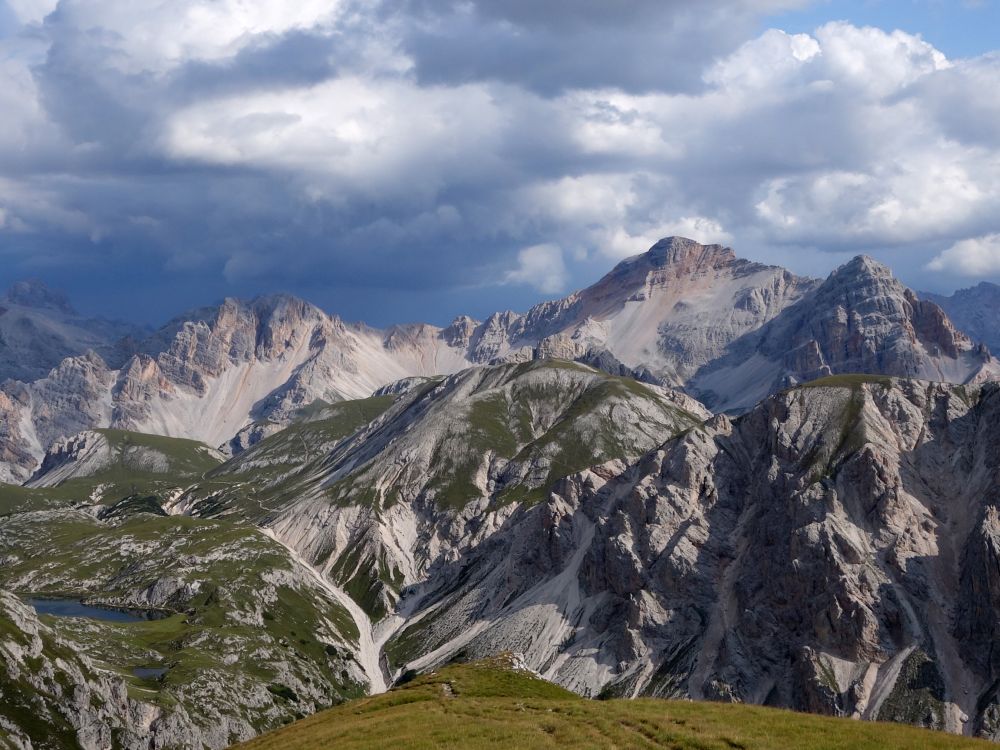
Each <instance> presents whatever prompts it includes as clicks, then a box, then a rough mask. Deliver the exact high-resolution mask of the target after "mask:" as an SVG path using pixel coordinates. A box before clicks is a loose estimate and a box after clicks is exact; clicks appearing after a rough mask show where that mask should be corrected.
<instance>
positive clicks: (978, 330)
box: [920, 281, 1000, 352]
mask: <svg viewBox="0 0 1000 750" xmlns="http://www.w3.org/2000/svg"><path fill="white" fill-rule="evenodd" d="M920 296H921V297H923V298H924V299H927V300H930V301H931V302H934V303H935V304H937V305H938V306H940V307H941V309H942V310H944V311H945V312H946V313H947V314H948V317H949V318H951V320H952V322H953V323H954V324H955V325H956V326H958V328H959V329H960V330H961V331H962V332H963V333H965V334H966V335H967V336H968V337H969V338H971V339H972V340H973V341H976V342H980V341H981V342H982V343H984V344H986V346H988V347H989V348H990V350H991V351H994V352H1000V286H997V285H996V284H991V283H989V282H987V281H984V282H983V283H982V284H979V285H978V286H974V287H972V288H971V289H961V290H959V291H957V292H955V293H954V294H952V295H951V296H950V297H946V296H944V295H941V294H930V293H927V292H924V293H922V294H921V295H920Z"/></svg>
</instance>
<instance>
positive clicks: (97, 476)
mask: <svg viewBox="0 0 1000 750" xmlns="http://www.w3.org/2000/svg"><path fill="white" fill-rule="evenodd" d="M94 432H98V433H100V434H102V435H104V437H105V438H106V439H107V441H108V443H109V445H110V447H111V450H112V455H113V459H112V461H111V463H109V464H108V465H104V466H102V467H101V468H100V469H98V470H96V471H92V472H91V471H86V470H83V469H81V471H80V474H79V475H77V476H74V477H72V478H71V479H68V480H67V481H65V482H62V483H61V484H59V485H58V486H56V487H36V488H29V487H20V486H16V485H7V484H0V516H3V515H8V514H11V513H22V512H27V511H32V510H42V509H46V508H59V507H64V506H67V505H74V504H77V503H83V502H91V500H92V498H93V497H94V493H95V490H98V489H99V490H100V493H99V494H100V496H101V497H100V501H101V502H103V503H106V504H110V503H114V502H117V501H119V500H121V499H123V498H125V497H129V496H132V495H135V496H143V497H145V496H153V497H156V498H158V499H162V498H163V497H164V496H165V495H166V494H167V493H169V492H170V491H171V490H174V489H177V488H180V487H184V486H185V485H187V484H189V483H191V482H193V481H194V480H195V479H197V478H199V477H201V476H202V475H204V474H205V473H206V472H208V471H210V470H212V469H214V468H215V467H217V466H218V465H219V464H220V463H221V461H220V458H219V456H218V454H217V453H216V452H215V451H214V450H212V449H211V448H210V447H209V446H207V445H205V444H204V443H200V442H198V441H196V440H185V439H183V438H171V437H163V436H161V435H145V434H142V433H138V432H128V431H126V430H111V429H100V430H94ZM150 456H154V457H156V458H158V459H159V462H158V463H157V464H155V465H153V464H150V463H149V461H146V460H144V459H147V458H148V457H150Z"/></svg>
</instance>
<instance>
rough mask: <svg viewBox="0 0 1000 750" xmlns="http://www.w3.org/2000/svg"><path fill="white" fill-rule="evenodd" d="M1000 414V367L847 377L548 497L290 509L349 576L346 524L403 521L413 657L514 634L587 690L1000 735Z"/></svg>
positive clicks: (394, 619) (406, 633) (292, 532)
mask: <svg viewBox="0 0 1000 750" xmlns="http://www.w3.org/2000/svg"><path fill="white" fill-rule="evenodd" d="M998 417H1000V389H998V388H997V387H996V386H994V385H986V386H977V387H968V388H964V387H960V386H959V387H953V386H945V385H935V384H931V383H927V382H920V381H906V380H892V381H890V380H888V379H886V380H884V381H881V380H875V381H864V380H863V379H852V380H847V381H843V382H838V381H833V382H831V383H829V384H822V383H821V384H818V385H817V386H816V387H805V388H799V389H794V390H791V391H788V392H785V393H782V394H780V395H777V396H774V397H772V398H770V399H768V400H766V401H765V402H764V403H762V404H760V405H759V406H758V407H756V408H755V409H753V410H751V411H750V412H749V413H747V414H746V415H745V416H743V417H740V418H739V419H736V420H731V419H729V418H727V417H724V416H718V417H714V418H712V419H710V420H708V421H707V422H705V423H704V424H703V425H702V426H701V427H699V428H695V429H692V430H688V431H686V432H685V433H683V434H682V435H681V436H679V437H677V438H674V439H673V440H671V441H669V442H667V443H665V444H664V445H662V446H661V447H659V448H657V449H656V450H654V451H652V452H650V453H648V454H646V455H645V456H644V457H642V458H641V459H639V460H638V461H636V462H635V463H632V464H630V465H627V464H625V463H622V462H620V461H611V462H609V463H607V464H605V465H603V466H599V467H595V468H593V469H591V470H588V471H585V472H583V473H582V474H577V475H574V476H571V477H569V478H567V479H565V480H562V481H561V482H559V483H557V484H556V486H555V487H554V489H553V490H552V492H551V493H549V494H548V495H547V497H546V498H545V499H544V500H542V501H541V502H536V503H531V502H522V503H518V504H514V505H502V504H501V505H496V504H483V503H482V502H481V501H477V502H475V503H471V504H470V505H469V506H467V507H463V508H461V509H460V510H452V511H448V513H446V515H448V514H450V515H448V517H449V518H450V519H451V520H450V521H448V522H447V523H446V522H444V520H443V518H442V517H441V516H440V514H441V512H442V511H441V508H440V506H438V509H437V510H433V508H434V504H433V503H430V504H428V503H426V502H415V501H411V500H409V499H407V498H406V496H405V494H404V495H402V496H401V497H400V499H399V500H397V501H396V502H395V503H394V504H392V505H386V506H383V509H382V510H381V511H380V510H379V505H378V504H376V505H375V506H374V507H370V506H366V507H364V508H362V507H352V506H351V505H350V504H348V505H346V506H344V505H342V504H341V505H340V509H339V510H337V511H336V514H337V518H336V519H335V518H334V517H333V516H329V515H327V514H323V513H319V506H317V505H315V504H303V505H301V506H300V507H296V506H291V507H290V508H289V509H288V511H286V512H285V513H284V514H282V516H281V517H280V520H278V521H276V525H277V526H276V528H278V529H279V532H280V533H281V534H282V535H283V538H284V539H285V541H286V543H290V544H292V545H295V544H297V543H302V544H303V545H304V548H303V549H304V551H305V552H306V554H311V555H315V554H316V552H315V550H318V549H319V548H321V547H323V548H324V549H325V550H330V549H331V546H330V545H331V544H332V549H333V550H334V551H333V553H332V554H331V556H330V557H329V559H326V560H325V562H324V566H325V568H326V569H327V570H330V571H331V575H334V576H336V575H337V574H338V571H344V570H346V568H345V566H344V564H343V559H346V557H344V558H341V557H340V556H341V555H346V556H349V555H348V552H347V549H348V547H347V546H345V547H344V548H343V549H344V552H342V553H341V552H337V549H339V546H340V545H341V544H344V545H347V544H348V537H347V536H344V537H341V536H340V534H341V533H344V532H346V530H347V529H353V532H352V533H355V534H361V536H360V537H357V538H360V539H364V538H369V539H374V540H382V542H381V546H380V549H381V552H380V557H378V558H377V559H380V560H381V562H380V563H379V566H382V567H385V568H386V569H388V570H390V571H392V570H393V569H396V570H397V571H398V573H396V574H393V575H399V576H400V581H401V584H402V588H401V589H399V592H400V593H399V598H398V600H397V601H395V602H390V604H391V606H390V607H389V609H388V611H387V612H385V613H379V615H378V616H383V615H384V620H383V622H382V624H381V625H378V624H377V625H376V626H375V632H382V633H383V635H384V636H385V640H386V646H385V653H386V654H387V659H388V662H389V665H390V669H391V670H392V671H398V670H402V669H406V668H418V669H423V668H429V667H432V666H434V665H436V664H440V663H442V662H444V661H446V660H448V659H450V658H453V657H454V656H455V655H456V654H462V655H465V656H478V655H485V654H488V653H495V652H497V651H498V650H514V651H517V652H519V653H523V654H524V655H525V659H526V661H527V663H528V664H529V666H531V668H533V669H535V670H537V671H539V672H540V673H542V674H543V675H544V676H546V677H547V678H549V679H553V680H555V681H557V682H559V683H560V684H563V685H565V686H567V687H570V688H572V689H574V690H577V691H579V692H582V693H584V694H587V695H598V694H615V695H627V696H634V695H664V696H690V697H694V698H707V699H713V700H738V701H744V702H754V703H766V704H769V705H777V706H785V707H790V708H796V709H801V710H810V711H819V712H823V713H830V714H839V715H847V716H857V717H861V718H866V719H884V720H895V721H906V722H909V723H915V724H920V725H924V726H930V727H937V728H943V729H947V730H949V731H953V732H968V733H971V732H975V733H978V734H981V735H983V736H988V737H994V736H996V732H997V728H996V727H997V717H998V716H1000V709H998V708H997V705H998V703H997V701H998V698H997V696H996V691H995V688H994V687H993V686H994V685H995V682H996V680H997V679H998V677H1000V674H998V673H997V670H998V668H1000V667H998V662H997V661H996V660H995V659H994V658H993V657H992V656H991V654H993V653H994V652H995V651H996V645H997V638H998V633H997V628H996V627H995V623H996V621H997V619H998V615H1000V610H998V609H997V607H998V606H1000V604H998V598H997V591H1000V585H998V584H997V581H996V580H994V579H995V578H996V576H995V572H996V569H997V565H998V562H997V561H998V552H997V551H998V549H1000V542H998V541H997V539H998V529H1000V526H998V523H997V517H998V516H997V510H996V507H994V506H995V501H996V498H997V491H998V488H1000V475H998V472H997V469H998V463H1000V462H998V461H997V459H996V457H995V454H996V453H997V446H998V445H1000V442H998V441H1000V432H998V431H997V430H998V428H997V427H996V425H997V424H1000V419H998ZM348 476H349V475H348ZM383 491H391V485H385V486H384V489H383ZM317 513H319V515H317ZM428 513H431V514H433V519H434V520H433V522H432V523H431V519H432V516H429V515H426V514H428ZM296 518H298V519H299V521H296V520H295V519H296ZM310 519H311V521H310ZM324 519H325V520H324ZM309 523H317V524H319V525H320V526H321V527H322V528H325V529H327V530H328V534H329V535H328V536H327V537H326V538H327V543H326V545H325V546H324V545H322V544H317V543H316V537H315V535H314V534H313V533H311V532H307V531H305V530H306V529H307V528H308V524H309ZM303 524H305V525H303ZM364 529H370V530H371V534H372V536H371V537H366V536H365V534H366V533H367V532H365V531H364ZM425 533H432V536H431V537H425V536H424V534H425ZM390 540H391V541H390ZM352 549H357V548H352ZM373 549H374V548H373ZM352 554H354V553H352ZM351 559H354V558H351ZM415 560H420V561H422V562H421V563H420V564H419V565H414V564H413V561H415ZM376 619H378V617H376Z"/></svg>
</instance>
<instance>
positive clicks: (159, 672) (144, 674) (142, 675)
mask: <svg viewBox="0 0 1000 750" xmlns="http://www.w3.org/2000/svg"><path fill="white" fill-rule="evenodd" d="M166 673H167V668H166V667H136V668H135V669H133V670H132V674H134V675H135V676H136V677H138V678H139V679H140V680H158V679H160V678H161V677H163V675H165V674H166Z"/></svg>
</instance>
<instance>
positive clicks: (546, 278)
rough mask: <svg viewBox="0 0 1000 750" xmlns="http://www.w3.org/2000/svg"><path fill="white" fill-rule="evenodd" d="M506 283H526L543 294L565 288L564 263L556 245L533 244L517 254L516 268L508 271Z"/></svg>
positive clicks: (555, 292)
mask: <svg viewBox="0 0 1000 750" xmlns="http://www.w3.org/2000/svg"><path fill="white" fill-rule="evenodd" d="M504 280H505V281H506V282H507V283H508V284H528V285H530V286H532V287H534V288H535V289H537V290H538V291H540V292H543V293H544V294H557V293H558V292H561V291H563V290H565V289H566V280H567V275H566V264H565V262H564V261H563V253H562V249H561V248H560V247H559V246H558V245H552V244H546V245H533V246H531V247H526V248H524V249H523V250H521V251H520V252H519V253H518V254H517V268H515V269H513V270H512V271H508V272H507V274H506V276H505V277H504Z"/></svg>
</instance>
